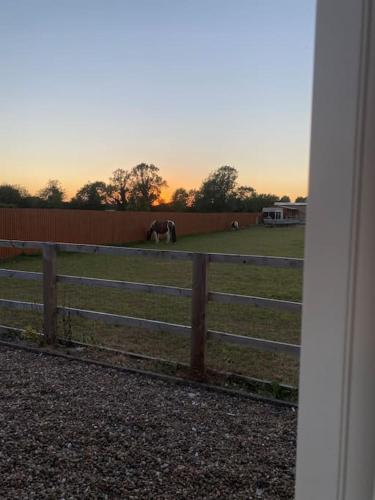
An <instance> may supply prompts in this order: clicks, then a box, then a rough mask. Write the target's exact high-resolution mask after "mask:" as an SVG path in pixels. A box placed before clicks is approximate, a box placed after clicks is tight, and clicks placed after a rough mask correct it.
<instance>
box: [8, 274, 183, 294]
mask: <svg viewBox="0 0 375 500" xmlns="http://www.w3.org/2000/svg"><path fill="white" fill-rule="evenodd" d="M0 276H1V273H0ZM57 281H58V283H65V284H70V285H84V286H93V287H108V288H120V289H121V290H129V291H132V292H145V293H156V294H162V295H174V296H177V297H191V289H190V288H180V287H176V286H165V285H154V284H152V283H135V282H131V281H120V280H106V279H101V278H84V277H81V276H65V275H57Z"/></svg>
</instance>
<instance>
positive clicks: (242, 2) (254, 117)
mask: <svg viewBox="0 0 375 500" xmlns="http://www.w3.org/2000/svg"><path fill="white" fill-rule="evenodd" d="M314 22H315V0H314V1H313V0H232V1H229V0H225V1H224V0H100V1H99V0H59V1H51V0H17V1H14V0H1V14H0V60H1V66H0V183H5V182H6V183H11V184H21V185H23V186H25V187H26V188H27V189H28V190H29V191H30V192H32V193H35V192H36V191H37V190H38V189H40V188H41V187H43V186H44V185H45V184H46V183H47V181H48V180H49V179H59V180H60V181H61V183H62V185H63V187H64V188H65V189H66V191H67V194H68V196H72V195H74V194H75V192H76V191H77V190H78V189H79V187H81V186H82V185H83V184H85V183H86V182H88V181H96V180H104V181H108V178H109V177H110V175H111V173H112V172H113V170H115V169H117V168H125V169H129V168H131V167H133V166H134V165H136V164H138V163H141V162H145V163H153V164H155V165H157V166H158V167H159V168H160V172H161V175H162V176H163V177H164V178H165V179H166V180H167V182H168V185H169V188H168V190H167V191H166V192H165V193H163V196H164V197H165V198H166V199H167V198H168V196H169V195H170V193H171V192H172V191H173V190H174V189H175V188H177V187H180V186H183V187H186V188H196V187H199V185H200V183H201V181H202V180H203V179H204V178H205V177H207V175H208V174H209V173H210V172H211V171H213V170H214V169H216V168H218V167H220V166H221V165H232V166H234V167H236V168H237V169H238V171H239V181H240V183H241V184H247V185H250V186H252V187H253V188H255V189H256V190H257V191H258V192H259V193H260V192H263V193H264V192H267V193H275V194H278V195H284V194H287V195H289V196H291V197H292V198H294V197H295V196H298V195H306V193H307V179H308V161H309V139H310V114H311V93H312V72H313V47H314Z"/></svg>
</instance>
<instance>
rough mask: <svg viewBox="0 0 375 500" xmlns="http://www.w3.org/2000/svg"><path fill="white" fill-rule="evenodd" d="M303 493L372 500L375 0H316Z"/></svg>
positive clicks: (311, 497)
mask: <svg viewBox="0 0 375 500" xmlns="http://www.w3.org/2000/svg"><path fill="white" fill-rule="evenodd" d="M315 44H316V46H315V71H314V93H313V113H312V131H311V156H310V187H309V191H310V192H309V198H308V208H307V229H306V251H305V270H304V291H303V295H304V296H303V301H304V311H303V320H302V356H301V376H300V410H299V421H298V444H297V479H296V498H297V500H331V499H332V500H370V499H372V498H373V493H374V489H373V488H374V471H375V221H374V216H373V214H374V213H375V0H318V5H317V24H316V41H315Z"/></svg>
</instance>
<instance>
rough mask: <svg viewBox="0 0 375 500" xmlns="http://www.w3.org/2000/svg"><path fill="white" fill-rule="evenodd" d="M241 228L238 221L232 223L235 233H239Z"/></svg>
mask: <svg viewBox="0 0 375 500" xmlns="http://www.w3.org/2000/svg"><path fill="white" fill-rule="evenodd" d="M239 228H240V225H239V223H238V221H237V220H234V221H232V229H233V230H234V231H238V229H239Z"/></svg>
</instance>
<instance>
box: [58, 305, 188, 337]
mask: <svg viewBox="0 0 375 500" xmlns="http://www.w3.org/2000/svg"><path fill="white" fill-rule="evenodd" d="M57 312H58V314H59V315H64V316H68V315H70V316H75V317H78V318H84V319H90V320H94V321H103V322H104V323H109V324H112V325H124V326H130V327H133V328H144V329H146V330H154V331H159V332H169V333H176V334H179V335H181V334H182V335H186V336H189V335H190V331H191V328H190V326H185V325H176V324H174V323H166V322H164V321H156V320H152V319H142V318H134V317H132V316H122V315H118V314H110V313H104V312H97V311H89V310H87V309H76V308H73V307H58V308H57Z"/></svg>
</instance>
